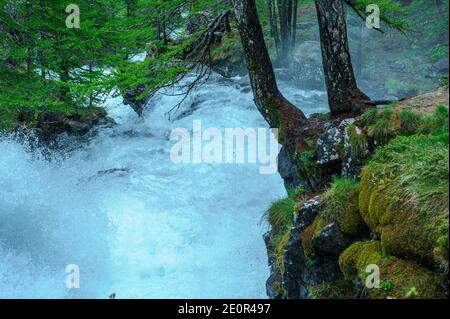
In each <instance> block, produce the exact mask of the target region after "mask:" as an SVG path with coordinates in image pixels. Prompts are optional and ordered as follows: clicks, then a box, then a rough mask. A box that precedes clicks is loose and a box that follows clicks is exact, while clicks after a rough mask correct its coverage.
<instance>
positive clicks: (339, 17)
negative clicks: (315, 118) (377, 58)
mask: <svg viewBox="0 0 450 319" xmlns="http://www.w3.org/2000/svg"><path fill="white" fill-rule="evenodd" d="M315 2H316V9H317V17H318V20H319V30H320V40H321V41H320V42H321V47H322V58H323V68H324V73H325V83H326V86H327V91H328V102H329V105H330V111H331V115H332V116H337V115H340V114H345V113H355V112H360V111H361V110H362V109H363V108H365V107H366V104H365V103H363V101H367V100H370V99H369V97H368V96H367V95H365V94H364V93H363V92H362V91H361V90H359V89H358V86H357V84H356V79H355V74H354V71H353V66H352V62H351V57H350V52H349V48H348V38H347V23H346V19H345V10H344V2H343V1H342V0H316V1H315Z"/></svg>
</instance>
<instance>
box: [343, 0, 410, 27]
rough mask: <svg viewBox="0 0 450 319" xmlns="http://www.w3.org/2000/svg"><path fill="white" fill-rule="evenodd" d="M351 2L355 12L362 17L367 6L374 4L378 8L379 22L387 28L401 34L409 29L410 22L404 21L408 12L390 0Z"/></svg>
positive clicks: (359, 0) (358, 0)
mask: <svg viewBox="0 0 450 319" xmlns="http://www.w3.org/2000/svg"><path fill="white" fill-rule="evenodd" d="M352 2H353V3H354V6H355V8H356V10H357V11H358V12H360V14H363V15H365V12H366V8H367V6H368V5H371V4H376V5H378V7H379V8H380V14H381V16H380V19H381V21H383V22H384V23H385V24H386V25H387V26H388V27H390V28H394V29H396V30H398V31H401V32H406V31H407V30H409V29H410V22H409V21H408V20H407V19H405V15H406V14H407V13H408V10H407V9H406V8H404V7H403V6H401V5H400V3H398V2H395V1H392V0H354V1H352Z"/></svg>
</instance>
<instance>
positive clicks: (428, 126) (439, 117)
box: [418, 105, 449, 135]
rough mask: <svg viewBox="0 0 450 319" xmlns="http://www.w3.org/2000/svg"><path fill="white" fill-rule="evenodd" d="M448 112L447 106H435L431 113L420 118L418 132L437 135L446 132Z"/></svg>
mask: <svg viewBox="0 0 450 319" xmlns="http://www.w3.org/2000/svg"><path fill="white" fill-rule="evenodd" d="M448 113H449V111H448V107H446V106H444V105H439V106H437V107H436V110H435V111H434V113H433V114H431V115H428V116H424V117H423V118H422V120H421V123H420V126H419V128H418V133H420V134H431V135H438V134H442V133H445V132H448V115H449V114H448Z"/></svg>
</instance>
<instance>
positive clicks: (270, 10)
mask: <svg viewBox="0 0 450 319" xmlns="http://www.w3.org/2000/svg"><path fill="white" fill-rule="evenodd" d="M266 6H267V15H268V17H269V24H270V33H271V35H272V37H273V40H274V41H275V48H276V51H277V58H278V59H279V58H280V34H279V33H278V25H277V22H276V15H275V13H274V6H273V0H266Z"/></svg>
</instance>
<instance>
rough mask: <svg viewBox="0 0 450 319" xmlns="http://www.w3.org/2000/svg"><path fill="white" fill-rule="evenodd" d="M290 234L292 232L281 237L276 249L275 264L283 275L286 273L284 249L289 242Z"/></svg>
mask: <svg viewBox="0 0 450 319" xmlns="http://www.w3.org/2000/svg"><path fill="white" fill-rule="evenodd" d="M289 234H290V232H287V233H286V234H284V235H283V236H282V237H281V240H280V242H279V243H278V246H277V247H276V249H275V262H276V263H277V266H278V269H279V270H280V271H281V273H284V248H285V246H286V244H287V243H288V241H289Z"/></svg>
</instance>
